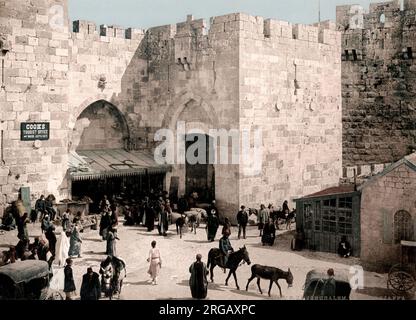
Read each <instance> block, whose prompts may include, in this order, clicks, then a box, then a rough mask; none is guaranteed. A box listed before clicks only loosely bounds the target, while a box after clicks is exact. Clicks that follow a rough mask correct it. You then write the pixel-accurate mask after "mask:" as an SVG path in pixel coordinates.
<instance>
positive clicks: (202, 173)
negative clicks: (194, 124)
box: [185, 134, 215, 203]
mask: <svg viewBox="0 0 416 320" xmlns="http://www.w3.org/2000/svg"><path fill="white" fill-rule="evenodd" d="M186 140H190V141H186V149H185V150H186V154H188V152H191V153H192V154H193V155H194V156H195V158H197V159H200V160H202V161H198V163H194V162H193V161H191V163H190V162H189V159H188V157H187V159H186V184H185V190H186V194H188V195H190V194H191V193H193V192H197V193H198V198H199V202H206V203H210V202H211V201H212V200H214V199H215V167H214V164H213V163H214V159H215V154H214V151H213V150H210V145H211V146H213V142H214V139H213V138H212V137H210V136H208V135H204V134H188V135H187V136H186ZM195 143H198V146H199V147H203V148H198V147H197V145H196V144H195ZM190 148H192V149H190ZM201 149H202V150H201ZM204 149H205V150H204ZM211 149H212V147H211ZM204 151H205V152H204ZM201 152H202V153H201Z"/></svg>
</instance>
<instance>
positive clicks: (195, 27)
mask: <svg viewBox="0 0 416 320" xmlns="http://www.w3.org/2000/svg"><path fill="white" fill-rule="evenodd" d="M415 1H416V0H415ZM335 29H336V28H335V23H334V22H331V21H324V22H321V23H316V24H314V25H304V24H291V23H289V22H287V21H280V20H273V19H264V18H263V17H259V16H251V15H248V14H245V13H232V14H227V15H223V16H217V17H212V18H210V27H209V28H208V27H207V23H206V21H205V20H204V19H196V20H195V19H194V17H193V16H192V15H188V16H187V19H186V21H184V22H179V23H177V24H170V25H162V26H156V27H151V28H149V29H147V30H144V29H134V28H128V29H124V28H123V27H120V26H116V25H100V27H99V28H97V26H96V24H95V23H94V22H91V21H85V20H77V21H74V22H73V32H74V33H78V34H81V35H84V36H88V35H95V36H96V37H100V36H101V37H107V38H121V39H131V40H139V39H142V38H143V36H144V35H145V34H146V33H148V34H150V35H153V36H155V35H156V36H157V37H158V39H159V40H169V39H173V38H182V37H191V36H207V35H210V34H211V35H212V34H218V33H231V32H237V33H247V34H250V35H252V36H255V37H256V38H270V39H274V38H287V39H294V40H299V41H309V42H314V43H323V44H327V45H335V44H336V43H337V41H338V40H337V39H338V38H339V37H340V36H338V35H337V32H336V30H335Z"/></svg>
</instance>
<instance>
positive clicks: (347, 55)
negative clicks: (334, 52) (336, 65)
mask: <svg viewBox="0 0 416 320" xmlns="http://www.w3.org/2000/svg"><path fill="white" fill-rule="evenodd" d="M345 60H347V61H348V60H349V54H348V50H345Z"/></svg>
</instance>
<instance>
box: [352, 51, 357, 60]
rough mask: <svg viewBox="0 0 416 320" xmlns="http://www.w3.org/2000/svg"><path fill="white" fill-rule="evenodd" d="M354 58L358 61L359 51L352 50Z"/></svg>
mask: <svg viewBox="0 0 416 320" xmlns="http://www.w3.org/2000/svg"><path fill="white" fill-rule="evenodd" d="M352 57H353V60H354V61H357V60H358V56H357V50H352Z"/></svg>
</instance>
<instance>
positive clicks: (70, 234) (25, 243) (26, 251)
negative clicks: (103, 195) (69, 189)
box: [0, 195, 82, 265]
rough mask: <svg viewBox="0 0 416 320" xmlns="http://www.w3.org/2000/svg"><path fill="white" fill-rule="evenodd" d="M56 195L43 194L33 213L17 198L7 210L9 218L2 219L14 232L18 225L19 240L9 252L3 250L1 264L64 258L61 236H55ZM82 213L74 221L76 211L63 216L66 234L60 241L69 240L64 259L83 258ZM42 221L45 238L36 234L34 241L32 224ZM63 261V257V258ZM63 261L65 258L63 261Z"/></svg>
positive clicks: (65, 247)
mask: <svg viewBox="0 0 416 320" xmlns="http://www.w3.org/2000/svg"><path fill="white" fill-rule="evenodd" d="M54 199H55V197H54V196H53V195H50V196H48V197H47V198H46V199H45V197H44V196H43V195H42V196H41V197H40V198H39V199H38V200H37V201H36V204H35V208H34V209H32V210H31V214H30V215H29V214H28V213H27V209H26V208H25V207H24V205H23V202H22V201H20V200H19V201H15V202H14V203H13V204H12V205H11V206H10V207H8V208H7V209H6V213H5V217H3V220H2V226H3V229H5V230H8V231H11V230H13V229H14V228H13V227H12V226H13V224H15V225H16V227H17V237H18V240H19V241H18V243H17V245H15V246H10V248H9V250H8V251H5V252H3V253H2V259H1V261H0V264H1V265H4V264H8V263H14V262H16V261H17V260H21V261H24V260H43V261H46V262H48V263H49V265H52V263H53V261H54V260H55V259H57V260H59V259H61V258H62V257H61V255H62V254H61V252H56V248H57V237H56V235H55V229H56V227H55V225H56V223H57V220H58V218H57V215H56V210H55V209H54V208H53V205H54V203H53V202H54V201H55V200H54ZM81 215H82V214H81V213H80V212H78V213H77V214H76V216H75V217H73V219H72V220H71V217H72V214H71V213H70V211H69V210H67V211H66V212H65V213H63V215H62V217H59V219H60V222H61V224H62V228H63V233H62V234H61V238H60V242H65V240H66V241H67V242H68V245H67V246H64V245H62V246H61V245H60V246H59V250H61V249H62V250H65V251H66V252H64V254H63V256H64V257H63V260H65V259H66V257H68V256H76V257H80V254H81V252H80V249H81V247H80V246H81V242H82V241H81V239H80V235H79V232H80V231H81V229H82V227H81V225H80V220H81ZM38 221H39V222H40V229H41V231H42V236H41V237H35V239H34V241H33V243H30V239H29V233H28V224H30V223H36V222H38ZM61 260H62V259H61ZM62 262H63V261H62Z"/></svg>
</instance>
